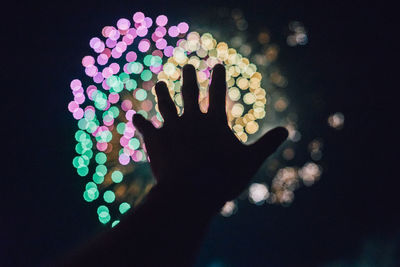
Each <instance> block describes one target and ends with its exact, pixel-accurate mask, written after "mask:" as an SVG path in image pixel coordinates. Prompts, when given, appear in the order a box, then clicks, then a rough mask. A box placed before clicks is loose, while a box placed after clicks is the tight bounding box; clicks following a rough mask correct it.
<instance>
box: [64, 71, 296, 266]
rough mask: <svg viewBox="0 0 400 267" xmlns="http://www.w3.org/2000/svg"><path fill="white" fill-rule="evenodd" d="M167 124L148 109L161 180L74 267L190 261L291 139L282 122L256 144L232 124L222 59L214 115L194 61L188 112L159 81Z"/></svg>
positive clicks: (147, 131) (187, 83) (72, 261)
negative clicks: (204, 108) (205, 105)
mask: <svg viewBox="0 0 400 267" xmlns="http://www.w3.org/2000/svg"><path fill="white" fill-rule="evenodd" d="M156 93H157V97H158V105H159V110H160V113H161V114H162V116H163V118H164V120H165V122H164V125H163V126H162V127H161V128H160V129H156V128H155V127H154V126H153V125H152V124H151V122H149V121H147V120H145V119H144V118H143V117H142V116H141V115H135V116H134V118H133V122H134V125H135V127H137V129H138V130H139V131H140V132H141V133H142V135H143V138H144V141H145V145H146V148H147V152H148V155H149V157H150V165H151V168H152V171H153V173H154V175H155V177H156V179H157V184H156V186H154V187H153V189H152V190H151V191H150V193H149V194H148V196H147V198H146V200H145V201H144V202H143V204H142V205H140V206H139V207H138V208H136V209H135V211H133V212H131V213H130V214H128V215H127V216H126V217H125V218H124V219H122V220H121V222H120V223H119V224H118V225H117V226H116V227H115V228H113V229H110V230H109V231H108V232H106V233H103V234H102V235H101V236H99V237H97V238H96V239H94V240H92V241H91V242H90V243H88V244H86V245H85V246H84V247H83V248H80V249H78V250H77V251H76V252H74V253H72V255H70V256H69V257H67V260H66V261H64V262H63V263H62V264H61V265H66V266H190V265H192V264H193V263H194V260H195V256H196V251H197V248H198V247H199V245H200V242H201V239H202V237H203V235H204V232H205V230H206V228H207V225H208V223H209V221H210V219H211V218H212V217H213V216H214V215H215V214H217V212H218V211H219V210H220V209H221V207H222V206H223V204H224V203H225V202H226V201H228V200H232V199H234V198H235V197H237V196H238V195H239V194H240V193H241V192H242V191H243V190H244V189H245V188H246V186H247V185H248V183H249V181H250V179H251V178H252V176H253V175H254V174H255V172H256V171H257V169H258V168H259V166H260V165H261V163H262V162H263V161H264V160H265V158H266V157H268V156H270V155H271V154H272V153H273V152H274V151H275V150H276V149H277V148H278V146H279V145H280V144H281V143H282V142H283V141H284V140H285V139H286V138H287V135H288V133H287V130H286V129H285V128H283V127H278V128H275V129H273V130H271V131H269V132H268V133H266V134H265V135H264V136H263V137H262V138H260V139H259V140H258V141H257V142H255V143H254V144H252V145H249V146H247V145H244V144H242V143H241V142H240V141H239V140H238V139H237V138H236V137H235V136H234V134H233V133H232V131H231V130H230V129H229V127H228V124H227V118H226V113H225V97H226V82H225V68H224V66H223V65H220V64H218V65H216V66H215V67H214V70H213V74H212V81H211V85H210V88H209V95H210V98H209V99H210V104H209V109H208V113H206V114H204V113H202V112H201V111H200V109H199V105H198V95H199V89H198V86H197V81H196V71H195V69H194V67H193V66H191V65H186V66H185V67H184V68H183V87H182V94H183V102H184V113H183V115H182V116H180V117H179V116H178V114H177V112H176V108H175V105H174V103H173V101H172V99H171V98H170V95H169V92H168V88H167V86H166V84H165V83H164V82H159V83H157V85H156Z"/></svg>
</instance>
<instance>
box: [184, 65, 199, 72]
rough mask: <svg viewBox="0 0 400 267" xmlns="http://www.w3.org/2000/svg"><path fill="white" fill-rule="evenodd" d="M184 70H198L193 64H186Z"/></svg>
mask: <svg viewBox="0 0 400 267" xmlns="http://www.w3.org/2000/svg"><path fill="white" fill-rule="evenodd" d="M182 71H183V72H190V71H196V69H195V68H194V66H193V65H192V64H186V65H185V66H183V68H182Z"/></svg>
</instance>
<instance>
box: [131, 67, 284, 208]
mask: <svg viewBox="0 0 400 267" xmlns="http://www.w3.org/2000/svg"><path fill="white" fill-rule="evenodd" d="M225 77H226V76H225V67H224V66H223V65H221V64H217V65H216V66H215V67H214V69H213V73H212V80H211V85H210V87H209V108H208V112H207V113H206V114H204V113H202V112H201V111H200V108H199V103H198V97H199V88H198V85H197V79H196V70H195V68H194V67H193V66H192V65H186V66H184V67H183V85H182V95H183V103H184V112H183V115H182V116H180V117H179V116H178V114H177V110H176V107H175V105H174V103H173V101H172V99H171V97H170V95H169V92H168V88H167V85H166V84H165V83H164V82H158V83H157V84H156V88H155V89H156V94H157V98H158V106H159V110H160V113H161V115H162V116H163V118H164V125H163V126H162V127H161V128H159V129H156V128H155V127H154V126H153V124H152V123H151V122H149V121H147V120H146V119H144V118H143V117H142V116H141V115H139V114H136V115H135V116H134V118H133V123H134V125H135V127H136V128H137V129H138V130H139V131H140V132H141V133H142V135H143V138H144V142H145V146H146V150H147V152H148V155H149V158H150V165H151V168H152V171H153V173H154V175H155V178H156V179H157V182H158V184H159V185H160V186H162V185H163V184H164V185H168V186H169V187H177V188H180V189H181V190H185V191H189V192H190V193H189V195H192V196H194V197H196V198H200V199H202V200H205V201H207V202H208V203H210V205H212V206H213V207H214V208H215V209H218V208H220V207H222V205H223V204H224V203H225V202H226V201H228V200H231V199H233V198H235V197H237V196H238V195H239V194H240V193H241V192H242V191H243V190H244V189H245V188H246V186H247V185H248V183H249V181H250V179H251V178H252V176H253V175H254V174H255V172H256V171H257V169H258V168H259V167H260V165H261V163H262V162H263V161H264V160H265V159H266V157H268V156H270V155H271V154H272V153H273V152H274V151H275V150H276V149H277V148H278V146H279V145H281V143H282V142H283V141H284V140H285V139H286V138H287V135H288V132H287V130H286V129H285V128H283V127H277V128H275V129H273V130H271V131H269V132H268V133H266V134H265V135H264V136H263V137H262V138H260V139H259V140H258V141H257V142H255V143H254V144H251V145H244V144H242V143H241V142H240V141H239V140H238V139H237V138H236V137H235V135H234V134H233V132H232V131H231V129H230V128H229V126H228V124H227V117H226V113H225V98H226V89H227V88H226V81H225ZM174 191H175V190H174ZM175 192H176V191H175Z"/></svg>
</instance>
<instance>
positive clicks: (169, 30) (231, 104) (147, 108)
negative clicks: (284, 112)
mask: <svg viewBox="0 0 400 267" xmlns="http://www.w3.org/2000/svg"><path fill="white" fill-rule="evenodd" d="M167 24H168V18H167V17H166V16H165V15H160V16H158V17H156V19H155V21H154V22H153V19H151V18H150V17H146V16H145V15H144V14H143V13H142V12H136V13H135V14H134V15H133V18H132V20H129V19H125V18H121V19H119V20H118V22H117V25H116V27H114V26H106V27H104V28H103V29H102V32H101V34H102V38H99V37H94V38H92V39H91V40H90V42H89V45H90V47H91V48H92V50H93V52H94V53H93V55H87V56H84V57H83V59H82V66H83V67H84V70H85V74H86V76H87V77H86V78H85V79H83V78H82V79H74V80H72V81H71V84H70V87H71V90H72V93H73V95H74V99H73V100H72V101H71V102H70V103H69V104H68V109H69V111H70V112H71V113H72V115H73V117H74V118H75V119H76V120H77V124H78V128H79V130H78V131H77V132H76V134H75V139H76V141H77V144H76V152H77V154H78V156H76V157H75V158H74V159H73V165H74V167H75V168H76V169H77V173H78V174H79V175H80V176H83V177H86V176H88V177H90V179H89V181H88V182H87V183H86V186H85V190H84V193H83V197H84V199H85V200H86V201H88V202H93V201H96V200H97V201H102V203H101V205H100V206H99V207H98V216H99V217H98V218H99V220H100V222H102V223H104V224H106V223H108V222H111V221H112V220H111V214H113V213H114V211H116V212H117V215H115V216H113V217H115V219H114V220H113V222H112V223H111V225H112V226H114V225H115V224H117V223H118V222H119V220H118V218H119V216H120V215H121V214H123V213H125V212H126V211H127V210H128V209H129V208H130V207H131V205H133V202H135V201H138V199H137V198H136V199H132V198H129V195H135V194H136V195H137V191H138V190H139V191H140V190H141V189H138V187H137V184H136V185H135V181H133V182H132V179H128V178H127V176H129V175H130V174H131V173H132V172H133V170H134V169H135V167H136V166H137V165H138V164H139V163H141V162H146V161H147V160H148V158H147V156H146V149H145V146H144V144H143V143H142V141H141V138H140V136H139V135H138V133H137V131H136V129H135V127H134V126H133V124H132V116H133V115H134V114H135V113H140V114H141V115H143V116H144V117H145V118H147V119H149V120H151V121H152V122H153V124H155V125H156V126H160V125H161V124H162V121H163V120H162V117H161V115H160V113H159V112H158V106H157V99H156V96H155V91H154V85H155V83H156V82H157V81H165V82H166V83H167V85H168V88H169V91H170V95H171V97H172V99H173V100H174V102H175V104H176V107H177V110H178V112H179V113H181V112H182V97H181V68H182V67H183V66H184V65H185V64H192V65H193V66H194V67H195V68H196V70H197V74H198V75H197V76H198V82H199V88H200V97H199V103H200V107H201V109H202V110H203V111H205V110H207V106H208V93H207V87H208V85H209V82H210V76H211V70H212V68H213V66H214V65H215V64H217V63H223V64H224V65H225V66H226V69H227V77H226V79H227V84H228V96H229V97H228V99H227V115H228V121H229V125H230V126H231V128H232V130H233V131H234V133H235V134H236V136H237V137H238V138H239V139H240V140H241V141H242V142H246V141H247V140H248V136H249V135H252V134H255V133H256V132H257V131H258V130H259V124H258V122H257V121H258V120H260V119H262V118H264V117H265V105H266V102H267V101H266V92H265V90H264V89H263V88H261V80H262V74H261V73H260V72H258V71H257V67H256V65H255V64H252V63H251V62H250V60H249V59H248V58H246V57H244V56H242V55H241V54H240V53H238V52H237V51H236V50H235V49H233V48H230V47H229V46H228V44H227V43H225V42H218V41H217V40H216V39H215V38H214V37H213V36H212V35H211V34H210V33H204V34H202V35H200V34H199V33H198V32H195V31H193V32H189V25H188V24H187V23H185V22H181V23H178V24H177V25H172V26H168V25H167ZM81 80H82V81H81ZM84 83H85V85H84ZM135 186H136V187H135ZM148 189H149V187H148V186H147V187H145V189H144V190H142V191H148ZM135 191H136V193H135ZM118 214H119V215H118Z"/></svg>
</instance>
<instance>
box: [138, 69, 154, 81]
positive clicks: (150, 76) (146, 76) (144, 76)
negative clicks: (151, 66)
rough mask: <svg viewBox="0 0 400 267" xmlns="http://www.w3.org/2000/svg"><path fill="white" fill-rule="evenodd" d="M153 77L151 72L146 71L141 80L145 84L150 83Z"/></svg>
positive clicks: (141, 75)
mask: <svg viewBox="0 0 400 267" xmlns="http://www.w3.org/2000/svg"><path fill="white" fill-rule="evenodd" d="M152 77H153V73H152V72H151V71H150V70H144V71H143V72H142V73H141V74H140V78H141V79H142V80H143V81H145V82H147V81H150V80H151V78H152Z"/></svg>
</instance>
